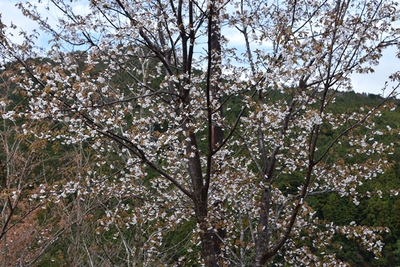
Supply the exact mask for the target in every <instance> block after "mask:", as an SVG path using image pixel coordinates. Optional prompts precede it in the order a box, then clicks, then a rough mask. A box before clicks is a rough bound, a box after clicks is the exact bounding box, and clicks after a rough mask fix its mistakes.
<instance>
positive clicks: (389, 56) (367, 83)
mask: <svg viewBox="0 0 400 267" xmlns="http://www.w3.org/2000/svg"><path fill="white" fill-rule="evenodd" d="M17 2H19V1H17V0H0V13H1V16H2V21H3V23H4V24H6V25H9V24H10V22H13V23H14V24H15V25H17V26H18V28H20V29H24V30H26V31H28V32H29V31H31V30H34V29H35V28H36V29H37V28H38V25H37V24H36V23H35V22H32V21H31V20H29V19H27V18H25V17H24V16H23V15H22V13H21V11H20V10H18V9H17V8H16V7H15V4H16V3H17ZM32 2H37V1H35V0H33V1H32ZM42 2H47V1H42ZM85 3H87V1H81V2H80V3H77V4H76V10H77V11H78V12H82V13H84V10H85V9H86V8H87V5H86V4H85ZM44 6H45V4H43V3H42V4H38V9H39V10H40V11H41V12H45V14H46V13H47V16H48V17H49V20H50V21H51V20H52V17H51V15H50V13H49V11H47V10H46V9H45V8H44ZM53 21H54V20H53ZM12 40H13V41H15V42H21V41H22V38H21V37H19V36H18V33H14V37H13V38H12ZM232 41H233V42H235V46H240V43H238V40H232ZM38 43H39V44H41V45H46V43H47V38H46V37H45V36H44V37H42V38H40V39H39V40H38ZM243 45H244V44H243ZM397 52H398V50H397V48H394V47H393V48H390V49H387V50H385V51H384V53H383V58H382V59H381V63H380V64H379V65H378V66H376V67H375V73H372V74H363V75H353V76H352V80H353V88H354V90H355V91H356V92H366V93H373V94H382V90H381V89H382V88H383V86H384V84H385V81H386V80H387V78H388V76H389V75H390V74H391V73H393V72H395V71H398V70H400V60H399V59H398V58H397V57H396V53H397ZM392 85H393V84H392ZM389 89H390V87H389V88H388V90H387V91H389Z"/></svg>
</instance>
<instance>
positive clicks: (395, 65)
mask: <svg viewBox="0 0 400 267" xmlns="http://www.w3.org/2000/svg"><path fill="white" fill-rule="evenodd" d="M397 52H398V50H397V48H396V47H391V48H388V49H387V50H385V51H384V52H383V56H382V58H381V61H380V64H379V65H378V66H374V70H375V72H374V73H368V74H354V75H353V76H352V81H353V87H354V91H356V92H358V93H361V92H366V93H372V94H382V93H383V92H382V88H383V87H384V85H385V82H386V81H388V80H389V76H390V75H391V74H392V73H394V72H396V71H399V70H400V59H398V58H397V57H396V53H397ZM396 84H397V83H388V88H387V90H386V91H385V96H386V95H387V94H388V93H389V92H390V91H391V90H390V89H391V88H392V86H395V85H396Z"/></svg>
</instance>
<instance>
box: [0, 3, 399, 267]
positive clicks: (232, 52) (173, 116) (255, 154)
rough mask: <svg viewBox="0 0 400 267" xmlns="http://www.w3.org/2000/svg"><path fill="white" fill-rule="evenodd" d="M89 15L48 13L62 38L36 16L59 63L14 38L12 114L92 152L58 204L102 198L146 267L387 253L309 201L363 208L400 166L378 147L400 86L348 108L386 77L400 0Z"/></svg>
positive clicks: (48, 193) (104, 225)
mask: <svg viewBox="0 0 400 267" xmlns="http://www.w3.org/2000/svg"><path fill="white" fill-rule="evenodd" d="M39 2H40V1H39ZM77 3H79V1H76V2H75V1H62V0H52V1H49V3H48V6H49V10H53V9H56V10H57V11H56V13H55V14H56V15H55V17H56V18H57V25H54V23H50V22H49V21H48V20H47V19H46V17H45V15H43V14H41V13H40V12H38V11H37V9H36V7H35V5H34V4H33V2H32V1H31V2H28V3H21V4H19V7H20V9H21V10H22V11H23V13H24V14H25V15H26V16H28V17H30V18H32V19H33V20H35V21H36V22H38V23H39V24H40V25H41V30H42V31H43V32H45V33H46V34H48V35H50V36H52V39H51V41H50V45H49V47H47V49H45V50H46V52H45V54H40V51H42V50H41V49H39V48H37V47H36V45H35V41H34V40H35V39H34V38H35V36H32V35H30V36H28V34H27V33H24V34H25V36H26V41H25V42H24V43H23V44H20V45H14V44H12V42H11V41H10V40H9V39H7V35H6V29H4V30H3V32H4V33H3V36H2V39H1V40H2V41H1V45H2V55H3V57H4V58H7V59H8V60H13V61H15V62H17V63H18V64H19V65H20V67H21V71H22V73H21V74H20V75H18V79H17V80H16V83H17V85H18V90H20V92H21V93H22V95H23V96H24V98H25V102H24V103H21V105H20V107H19V108H18V110H17V111H18V112H16V111H14V112H5V113H4V114H3V118H7V119H17V118H21V119H24V120H28V121H38V122H52V123H54V125H56V126H54V127H52V128H48V129H47V130H46V128H41V129H40V131H38V130H37V129H32V128H30V127H28V126H29V124H24V125H22V128H23V131H25V132H26V133H27V134H34V135H35V136H36V138H38V139H45V140H47V141H49V142H56V143H59V144H60V145H62V146H63V147H71V148H75V149H76V148H79V149H78V150H76V151H77V152H76V155H77V157H78V156H82V155H85V153H88V151H90V153H91V154H90V155H92V156H91V157H90V160H89V161H86V163H87V164H82V163H80V165H79V166H82V168H78V170H77V171H76V172H74V175H73V176H71V177H69V180H68V181H66V180H62V181H63V182H62V183H60V185H59V186H58V187H57V188H56V189H55V188H54V187H49V188H47V189H46V190H44V191H45V193H43V198H45V199H48V200H49V201H50V202H57V201H58V200H59V201H62V200H63V199H67V198H68V196H71V195H73V196H76V197H77V199H81V200H79V201H90V200H93V199H101V200H99V201H98V203H100V204H99V205H100V206H101V207H102V209H103V211H104V214H103V216H102V217H101V218H97V219H98V223H99V227H98V228H97V231H98V232H103V231H112V230H113V231H114V232H115V238H116V239H120V240H121V244H123V245H122V247H123V248H124V250H125V251H126V254H125V256H124V257H125V263H127V264H128V265H129V266H141V265H143V266H151V265H154V266H159V265H160V264H166V265H167V264H171V265H173V264H181V265H185V264H186V266H195V265H196V264H198V265H204V266H207V267H208V266H263V265H265V264H267V263H270V264H273V265H274V266H284V265H285V262H286V263H288V264H290V265H307V266H308V265H312V264H314V265H322V264H324V265H330V266H345V265H346V263H345V262H342V261H341V260H340V259H339V258H338V257H336V255H334V254H333V253H332V249H331V248H332V247H334V246H335V244H333V242H332V238H333V236H334V235H335V234H341V235H344V236H346V237H347V238H349V239H353V240H356V241H357V242H359V243H360V244H361V245H363V246H365V247H366V249H367V250H369V251H371V252H372V253H374V255H375V256H376V257H378V256H379V254H380V251H381V248H382V245H383V244H382V242H381V240H380V236H379V234H380V233H381V232H382V231H385V230H386V229H385V228H383V227H382V228H379V227H374V228H372V227H367V226H363V225H357V224H356V223H351V224H350V225H346V226H341V225H335V224H333V223H331V222H326V221H324V220H323V219H321V218H318V217H317V216H316V214H315V211H314V210H313V208H312V206H311V205H309V204H308V202H307V197H309V196H313V195H319V194H325V193H330V192H337V193H338V194H340V196H343V197H344V196H346V197H351V199H352V200H353V202H354V204H355V205H357V204H358V202H359V198H360V197H362V196H360V195H359V194H358V191H357V187H358V186H360V185H361V184H362V183H363V181H364V180H366V179H372V178H374V177H376V176H377V175H379V174H380V173H382V172H384V170H385V169H386V168H387V167H388V166H390V162H388V161H387V160H386V159H385V155H386V154H387V153H390V152H391V151H392V149H393V146H394V144H383V143H379V142H377V141H376V138H375V137H376V136H378V135H382V134H390V133H393V131H392V130H391V129H376V127H375V124H374V122H373V120H372V119H373V117H374V116H379V115H380V111H381V109H384V108H393V107H394V106H393V105H392V103H391V102H390V99H391V98H393V97H394V96H396V95H397V93H398V91H397V87H394V88H387V86H386V87H384V88H383V89H385V90H386V91H385V92H386V96H387V98H386V99H382V102H381V103H380V104H379V105H378V106H376V107H362V108H359V109H357V110H355V111H349V112H348V113H345V114H335V113H334V112H333V111H332V109H331V107H332V105H333V104H334V101H335V97H336V95H337V94H338V92H340V91H341V90H350V89H351V88H352V82H351V79H350V75H351V74H353V73H370V72H373V67H374V66H375V65H377V64H379V60H380V58H381V56H382V51H383V50H384V49H385V48H386V47H389V46H394V45H397V44H398V38H399V34H400V32H399V30H400V29H399V28H396V24H398V21H399V11H398V3H397V1H387V0H382V1H358V0H347V1H345V0H335V1H331V0H321V1H308V0H300V1H250V0H249V1H247V0H246V1H245V0H241V1H237V0H233V1H224V0H211V1H192V0H185V1H184V0H178V1H163V0H156V1H140V0H138V1H124V0H112V1H111V0H109V1H108V0H92V1H90V2H88V3H87V4H88V10H87V12H86V13H82V12H79V10H77V9H76V5H77ZM50 7H51V8H50ZM3 28H4V26H3V27H2V29H3ZM233 38H241V41H242V43H243V45H242V46H240V47H232V45H230V42H231V41H232V39H233ZM39 56H41V57H40V58H39ZM34 59H36V60H34ZM15 75H17V74H15ZM388 79H391V80H392V81H394V82H395V84H396V83H398V82H399V74H398V73H393V74H392V75H391V76H390V77H389V75H388ZM327 132H328V133H329V135H328V134H324V138H322V135H323V133H327ZM362 155H366V157H367V158H369V159H368V160H364V159H365V157H362ZM84 166H86V167H84ZM77 205H78V204H77ZM78 206H79V205H78ZM90 209H91V208H88V210H90ZM188 228H189V231H188V230H187V229H188ZM129 229H130V231H131V233H133V234H132V235H131V239H129V238H128V236H127V235H126V233H127V230H128V232H129ZM123 233H124V234H123ZM171 233H172V234H174V233H175V234H177V233H186V234H184V235H183V236H184V237H182V240H181V243H173V242H172V241H170V240H171V239H170V238H169V237H170V236H169V235H170V234H171ZM132 236H133V237H132ZM168 242H170V243H168ZM171 242H172V243H171ZM174 246H180V247H183V248H184V250H185V251H184V252H182V253H180V254H179V255H181V256H179V257H177V258H176V257H175V256H176V255H178V254H177V253H176V251H174V253H172V252H171V250H169V249H168V248H171V247H174ZM109 253H110V254H112V253H113V252H111V251H110V252H109ZM170 253H172V254H170ZM88 256H90V255H88Z"/></svg>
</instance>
